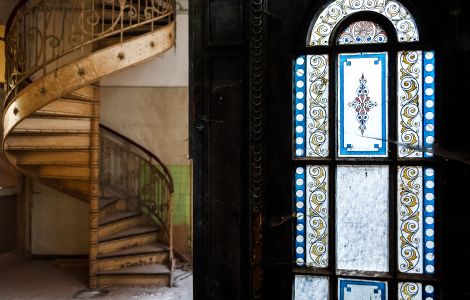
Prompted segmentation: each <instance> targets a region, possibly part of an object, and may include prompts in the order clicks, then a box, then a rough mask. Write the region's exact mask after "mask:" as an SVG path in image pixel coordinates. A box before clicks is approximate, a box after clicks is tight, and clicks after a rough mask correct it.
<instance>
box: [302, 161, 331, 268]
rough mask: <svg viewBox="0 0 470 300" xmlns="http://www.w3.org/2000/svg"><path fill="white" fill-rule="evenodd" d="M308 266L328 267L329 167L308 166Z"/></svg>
mask: <svg viewBox="0 0 470 300" xmlns="http://www.w3.org/2000/svg"><path fill="white" fill-rule="evenodd" d="M306 201H307V211H306V214H307V224H306V228H307V251H308V253H307V266H309V267H316V268H326V267H328V167H327V166H307V199H306Z"/></svg>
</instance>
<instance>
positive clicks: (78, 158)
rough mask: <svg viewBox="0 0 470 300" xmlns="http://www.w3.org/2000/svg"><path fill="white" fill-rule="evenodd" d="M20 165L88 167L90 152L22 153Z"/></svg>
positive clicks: (18, 158) (18, 156)
mask: <svg viewBox="0 0 470 300" xmlns="http://www.w3.org/2000/svg"><path fill="white" fill-rule="evenodd" d="M17 163H18V165H23V166H26V165H88V164H89V163H90V152H89V151H21V152H19V153H18V154H17Z"/></svg>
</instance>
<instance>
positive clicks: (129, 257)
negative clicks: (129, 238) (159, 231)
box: [98, 245, 170, 271]
mask: <svg viewBox="0 0 470 300" xmlns="http://www.w3.org/2000/svg"><path fill="white" fill-rule="evenodd" d="M169 257H170V255H169V252H168V248H166V247H165V248H164V247H159V246H154V245H148V246H142V247H134V248H130V249H126V250H121V251H116V252H113V253H109V254H107V255H106V256H100V257H98V271H110V270H117V269H123V268H127V267H130V266H138V265H149V264H165V265H168V264H169Z"/></svg>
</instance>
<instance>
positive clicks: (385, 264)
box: [336, 166, 389, 272]
mask: <svg viewBox="0 0 470 300" xmlns="http://www.w3.org/2000/svg"><path fill="white" fill-rule="evenodd" d="M388 184H389V174H388V166H339V167H338V169H337V172H336V185H337V186H336V239H337V240H336V255H337V258H336V259H337V268H338V269H341V270H363V271H378V272H388V270H389V261H388V258H389V244H388V240H389V228H388V225H389V217H388V216H389V203H388V202H389V201H388V195H389V191H388Z"/></svg>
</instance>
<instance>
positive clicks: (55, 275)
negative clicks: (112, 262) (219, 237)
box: [0, 253, 193, 300]
mask: <svg viewBox="0 0 470 300" xmlns="http://www.w3.org/2000/svg"><path fill="white" fill-rule="evenodd" d="M58 262H59V261H58V260H45V259H35V260H23V259H20V258H18V257H17V256H16V255H15V254H13V253H8V254H3V255H0V300H16V299H18V300H19V299H21V300H22V299H28V300H29V299H44V300H54V299H88V298H97V299H107V300H108V299H112V300H124V299H143V300H147V299H163V300H172V299H184V300H186V299H188V300H190V299H192V289H193V283H192V281H193V278H192V275H191V273H187V272H184V271H182V270H177V271H176V272H175V275H174V278H175V281H174V282H175V287H173V288H171V289H170V288H166V287H164V288H137V287H126V288H111V289H109V290H106V291H104V292H107V294H105V295H100V294H98V293H96V292H90V291H88V290H87V286H86V282H87V268H86V266H83V264H76V263H75V264H74V263H70V264H68V263H67V261H66V260H61V261H60V262H61V263H62V266H58ZM64 262H65V263H64ZM80 291H83V292H80Z"/></svg>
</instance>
